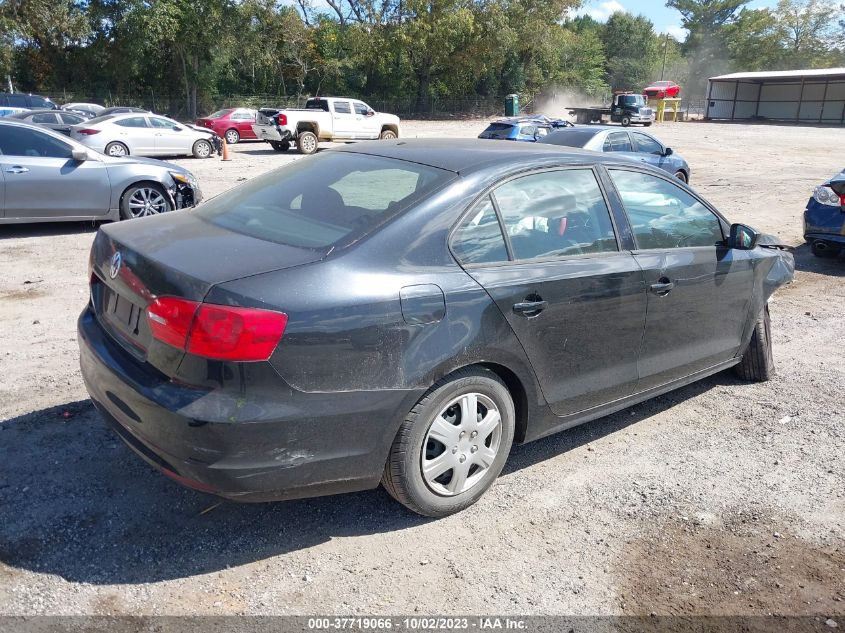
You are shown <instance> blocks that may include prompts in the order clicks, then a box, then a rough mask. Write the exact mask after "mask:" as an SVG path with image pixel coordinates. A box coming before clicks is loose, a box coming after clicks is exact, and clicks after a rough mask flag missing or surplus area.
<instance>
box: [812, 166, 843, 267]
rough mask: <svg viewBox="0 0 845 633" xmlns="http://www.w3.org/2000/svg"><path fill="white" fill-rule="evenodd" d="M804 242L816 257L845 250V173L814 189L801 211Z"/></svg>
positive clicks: (831, 255) (834, 254)
mask: <svg viewBox="0 0 845 633" xmlns="http://www.w3.org/2000/svg"><path fill="white" fill-rule="evenodd" d="M804 240H805V241H806V242H807V243H808V244H809V245H810V249H811V250H812V252H813V255H815V256H816V257H838V256H839V254H840V253H841V252H842V251H843V249H845V171H843V172H842V173H840V174H838V175H836V176H834V177H833V178H831V179H830V180H828V181H827V182H826V183H824V184H823V185H820V186H818V187H816V189H815V191H813V195H812V196H811V197H810V199H809V200H808V201H807V208H806V209H804Z"/></svg>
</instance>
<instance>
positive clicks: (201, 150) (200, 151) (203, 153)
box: [191, 140, 214, 158]
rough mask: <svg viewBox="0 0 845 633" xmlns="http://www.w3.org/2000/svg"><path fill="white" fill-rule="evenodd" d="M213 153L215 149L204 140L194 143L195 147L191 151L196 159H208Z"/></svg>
mask: <svg viewBox="0 0 845 633" xmlns="http://www.w3.org/2000/svg"><path fill="white" fill-rule="evenodd" d="M213 151H214V148H213V147H211V143H209V142H208V141H203V140H199V141H197V142H196V143H194V147H193V148H192V149H191V153H192V154H193V155H194V158H208V157H209V156H211V153H212V152H213Z"/></svg>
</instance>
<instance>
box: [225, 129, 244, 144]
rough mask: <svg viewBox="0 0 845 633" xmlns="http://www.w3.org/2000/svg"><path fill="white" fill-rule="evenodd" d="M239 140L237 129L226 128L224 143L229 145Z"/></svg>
mask: <svg viewBox="0 0 845 633" xmlns="http://www.w3.org/2000/svg"><path fill="white" fill-rule="evenodd" d="M240 140H241V135H240V134H239V133H238V131H237V130H235V129H231V130H226V143H228V144H229V145H235V144H237V143H238V142H239V141H240Z"/></svg>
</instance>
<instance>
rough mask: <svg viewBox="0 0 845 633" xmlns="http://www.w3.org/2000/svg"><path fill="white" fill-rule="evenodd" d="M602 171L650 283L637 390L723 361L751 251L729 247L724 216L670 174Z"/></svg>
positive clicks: (747, 287)
mask: <svg viewBox="0 0 845 633" xmlns="http://www.w3.org/2000/svg"><path fill="white" fill-rule="evenodd" d="M608 171H609V173H610V177H611V179H612V181H613V183H614V185H615V187H616V190H617V191H618V193H619V197H620V199H621V200H622V203H623V205H624V207H625V212H626V214H627V216H628V220H629V223H630V225H631V228H632V231H633V235H634V239H635V243H636V250H635V251H634V258H635V259H636V260H637V263H638V264H639V265H640V266H641V267H642V270H643V274H644V275H645V283H646V286H647V287H648V290H649V292H648V312H647V313H648V317H647V320H646V328H645V333H644V335H643V345H642V351H641V353H640V359H639V364H638V366H639V375H640V384H639V386H638V390H640V391H643V390H647V389H651V388H653V387H658V386H660V385H664V384H667V383H670V382H672V381H673V380H676V379H679V378H682V377H685V376H688V375H691V374H694V373H696V372H698V371H702V370H704V369H707V368H709V367H714V366H716V365H718V364H720V363H722V362H725V361H728V360H730V359H731V358H733V357H734V356H735V355H736V353H737V352H738V351H739V346H740V342H741V338H742V332H743V328H744V326H745V323H746V322H747V319H748V310H749V308H750V301H751V292H752V288H753V275H754V271H753V260H752V258H751V255H750V254H749V253H748V252H747V251H740V250H735V249H730V248H728V247H727V242H726V240H725V238H726V232H727V231H728V229H729V227H728V226H727V223H726V222H724V221H723V220H721V219H720V218H719V217H718V216H717V215H716V214H715V213H714V212H713V211H712V210H711V209H710V208H709V207H708V206H707V205H706V204H705V203H704V202H703V201H702V200H700V199H699V198H698V197H697V196H695V195H694V194H692V193H691V192H690V191H689V190H688V189H683V188H682V187H680V186H678V185H677V184H675V181H674V179H672V178H671V177H669V176H667V177H662V176H657V175H653V174H649V173H644V172H642V171H635V170H632V169H630V168H624V167H613V168H611V169H609V170H608Z"/></svg>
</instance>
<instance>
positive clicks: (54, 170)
mask: <svg viewBox="0 0 845 633" xmlns="http://www.w3.org/2000/svg"><path fill="white" fill-rule="evenodd" d="M200 200H202V193H201V191H200V188H199V185H198V184H197V180H196V178H194V175H193V174H192V173H191V172H190V171H188V170H187V169H184V168H183V167H179V166H178V165H173V164H170V163H165V162H162V161H159V160H153V159H151V158H137V157H134V156H133V157H129V156H124V157H113V156H106V155H104V154H100V153H99V152H95V151H94V150H92V149H90V148H87V147H85V146H84V145H81V144H79V143H77V142H75V141H74V140H73V139H70V138H68V137H66V136H64V135H62V134H60V133H58V132H55V131H53V130H49V129H47V128H44V127H42V126H40V125H34V124H31V123H24V122H21V121H15V120H13V119H9V118H5V119H2V120H0V224H11V223H25V222H58V221H79V220H128V219H132V218H139V217H144V216H147V215H156V214H159V213H165V212H167V211H172V210H174V209H182V208H188V207H193V206H194V205H196V204H198V203H199V202H200Z"/></svg>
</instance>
